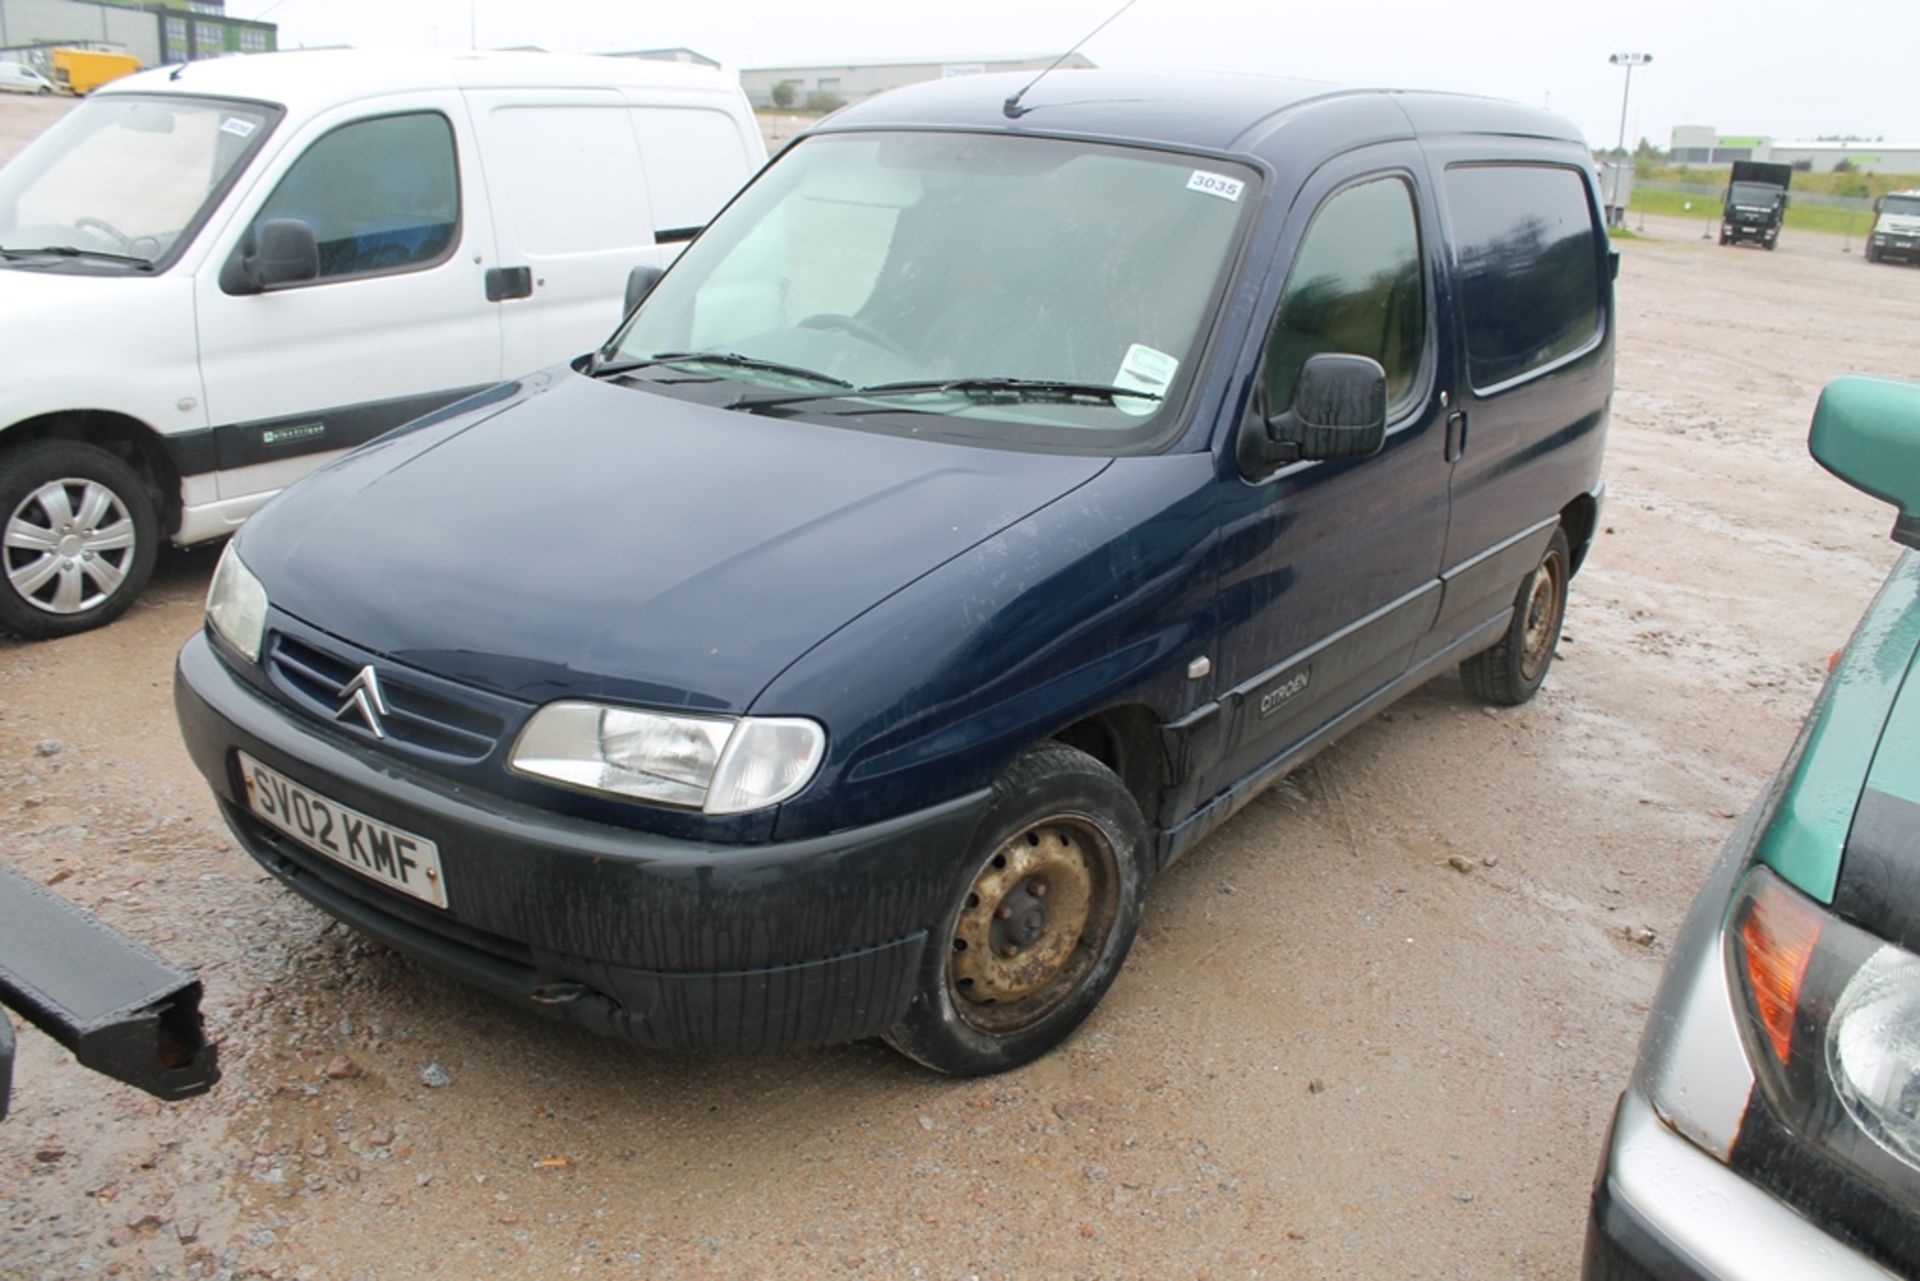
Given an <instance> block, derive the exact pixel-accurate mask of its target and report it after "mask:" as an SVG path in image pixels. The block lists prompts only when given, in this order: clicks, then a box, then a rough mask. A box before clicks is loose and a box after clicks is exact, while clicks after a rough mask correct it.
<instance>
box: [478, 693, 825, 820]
mask: <svg viewBox="0 0 1920 1281" xmlns="http://www.w3.org/2000/svg"><path fill="white" fill-rule="evenodd" d="M826 747H827V734H826V731H825V730H823V729H822V728H820V726H819V725H817V724H815V723H814V722H813V721H810V720H803V719H800V718H798V717H778V718H776V717H755V716H748V717H731V716H684V715H680V714H677V713H667V712H648V711H641V710H639V709H638V708H632V707H607V706H603V705H602V704H599V703H582V702H562V703H549V704H548V705H547V706H545V707H543V708H541V709H540V710H539V711H538V712H535V713H534V716H533V719H532V720H530V721H528V722H527V727H526V728H525V729H524V730H522V731H521V732H520V740H519V741H518V742H517V743H515V744H514V747H513V755H512V757H511V761H512V765H513V768H514V769H516V770H518V771H519V772H520V773H522V774H530V775H533V776H534V777H536V778H544V779H549V780H551V781H553V782H556V783H565V784H567V785H568V786H570V787H579V788H584V789H586V790H587V791H592V792H605V793H608V794H609V795H613V796H627V797H632V798H634V799H636V800H643V801H657V802H659V803H661V804H664V805H677V806H681V807H683V808H686V809H699V810H704V811H705V812H706V813H708V814H743V813H746V812H747V811H749V810H757V809H764V808H766V807H767V806H769V805H778V804H779V803H780V802H781V801H784V800H786V799H787V798H788V797H790V796H792V795H794V794H795V793H797V792H799V791H800V789H801V788H803V787H805V786H806V785H807V784H808V783H810V782H812V781H813V776H814V774H815V772H817V771H818V770H819V768H820V762H821V760H822V758H823V757H824V756H825V755H826Z"/></svg>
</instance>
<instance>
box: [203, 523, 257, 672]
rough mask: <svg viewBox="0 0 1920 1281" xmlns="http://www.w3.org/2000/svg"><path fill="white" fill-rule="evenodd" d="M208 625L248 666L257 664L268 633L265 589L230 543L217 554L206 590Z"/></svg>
mask: <svg viewBox="0 0 1920 1281" xmlns="http://www.w3.org/2000/svg"><path fill="white" fill-rule="evenodd" d="M207 622H209V623H211V624H212V625H213V630H214V631H216V632H219V633H220V638H221V639H222V640H224V641H226V642H227V644H229V645H231V646H233V647H234V648H235V649H237V650H239V651H240V652H241V653H242V654H245V655H246V656H247V660H248V661H249V662H256V663H257V662H259V661H260V641H261V639H262V638H263V637H264V636H265V635H266V630H267V589H266V588H264V587H262V586H261V585H260V580H259V579H257V578H255V577H254V576H253V572H252V571H251V570H249V569H248V568H247V567H246V566H245V565H244V564H242V563H241V561H240V557H239V555H238V554H237V553H236V552H235V551H234V550H233V544H232V543H228V544H227V549H226V550H225V551H223V552H221V553H220V563H219V565H217V566H216V567H215V568H214V571H213V585H212V586H211V587H209V588H207Z"/></svg>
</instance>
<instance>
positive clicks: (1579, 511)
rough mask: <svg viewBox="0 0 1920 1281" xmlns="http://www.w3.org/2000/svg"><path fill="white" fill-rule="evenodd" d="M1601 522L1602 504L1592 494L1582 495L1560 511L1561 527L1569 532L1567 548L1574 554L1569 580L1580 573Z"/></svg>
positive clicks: (1569, 570)
mask: <svg viewBox="0 0 1920 1281" xmlns="http://www.w3.org/2000/svg"><path fill="white" fill-rule="evenodd" d="M1599 520H1600V503H1599V501H1598V500H1597V499H1595V498H1594V496H1593V495H1592V494H1581V495H1579V496H1578V497H1576V498H1575V499H1574V500H1573V501H1572V502H1570V503H1568V504H1567V505H1566V506H1565V507H1562V508H1561V509H1560V527H1561V528H1562V529H1564V530H1566V531H1567V546H1568V548H1569V550H1570V551H1571V552H1572V554H1573V563H1572V564H1571V565H1569V566H1568V573H1567V576H1568V577H1569V578H1571V577H1572V576H1573V575H1575V574H1577V573H1579V572H1580V566H1581V565H1582V564H1583V563H1585V561H1586V559H1587V550H1588V549H1589V548H1590V547H1592V546H1593V536H1594V533H1595V532H1596V530H1595V526H1596V525H1597V524H1598V523H1599Z"/></svg>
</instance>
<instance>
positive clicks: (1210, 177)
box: [1187, 169, 1247, 200]
mask: <svg viewBox="0 0 1920 1281" xmlns="http://www.w3.org/2000/svg"><path fill="white" fill-rule="evenodd" d="M1246 186H1247V184H1246V183H1244V182H1241V181H1240V180H1239V179H1238V178H1229V177H1227V175H1225V174H1223V173H1208V172H1207V171H1206V170H1205V169H1195V170H1194V171H1193V177H1191V178H1189V179H1187V190H1188V191H1204V192H1206V193H1207V194H1208V195H1209V196H1218V197H1220V199H1222V200H1238V199H1240V193H1241V192H1242V191H1244V190H1246Z"/></svg>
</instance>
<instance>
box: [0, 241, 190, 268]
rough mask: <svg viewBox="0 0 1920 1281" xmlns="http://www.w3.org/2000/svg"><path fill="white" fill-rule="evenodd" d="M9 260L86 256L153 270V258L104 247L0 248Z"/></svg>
mask: <svg viewBox="0 0 1920 1281" xmlns="http://www.w3.org/2000/svg"><path fill="white" fill-rule="evenodd" d="M0 253H3V254H5V255H6V256H7V258H8V259H9V260H13V259H19V258H34V257H39V256H40V255H43V254H44V255H50V256H52V257H55V258H85V259H88V260H89V261H94V262H124V263H127V264H129V265H131V266H135V267H138V268H139V269H140V270H142V271H152V270H153V259H151V258H141V257H139V256H138V255H135V254H116V253H109V252H107V251H106V250H104V249H76V248H74V247H73V246H72V245H41V246H39V247H38V248H35V249H0Z"/></svg>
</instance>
